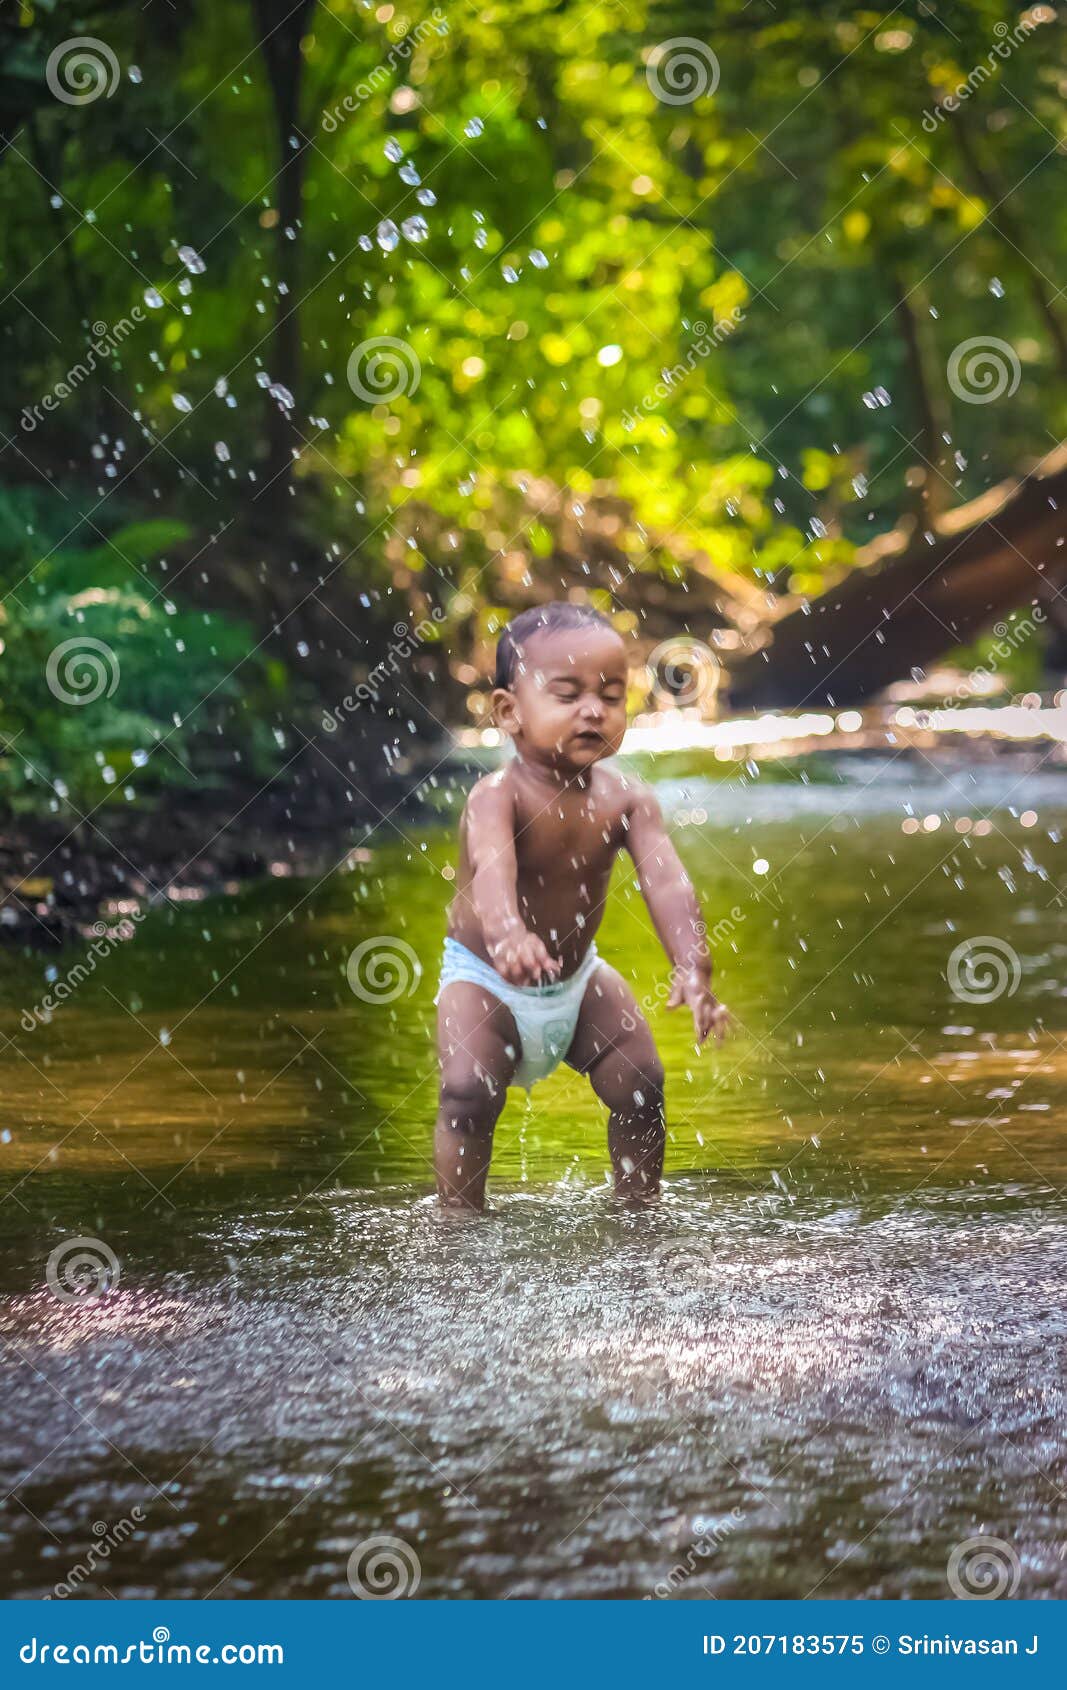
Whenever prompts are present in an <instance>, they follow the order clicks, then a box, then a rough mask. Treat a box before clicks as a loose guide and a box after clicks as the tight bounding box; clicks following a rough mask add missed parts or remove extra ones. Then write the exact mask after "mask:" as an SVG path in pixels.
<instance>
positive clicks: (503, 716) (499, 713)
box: [493, 687, 519, 734]
mask: <svg viewBox="0 0 1067 1690" xmlns="http://www.w3.org/2000/svg"><path fill="white" fill-rule="evenodd" d="M493 722H494V724H495V726H496V727H498V728H499V729H500V731H501V733H506V734H514V733H516V732H517V730H518V727H519V706H518V704H517V702H516V699H515V694H514V693H513V692H509V691H508V689H507V687H494V689H493Z"/></svg>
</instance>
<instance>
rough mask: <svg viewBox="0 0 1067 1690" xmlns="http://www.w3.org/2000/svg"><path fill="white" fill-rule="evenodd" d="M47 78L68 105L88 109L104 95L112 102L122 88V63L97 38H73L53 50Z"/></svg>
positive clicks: (46, 69)
mask: <svg viewBox="0 0 1067 1690" xmlns="http://www.w3.org/2000/svg"><path fill="white" fill-rule="evenodd" d="M44 79H45V81H46V82H47V84H48V92H49V93H50V94H51V95H52V96H53V97H54V98H55V99H57V100H62V102H63V104H64V105H65V106H87V105H90V104H91V103H92V101H93V100H98V99H99V98H100V96H101V94H102V95H103V96H104V98H105V99H106V100H110V98H111V96H112V94H113V93H114V92H115V89H116V88H117V87H118V85H119V61H118V59H117V58H116V57H115V54H114V53H113V51H112V50H111V48H110V47H109V46H108V44H107V42H106V41H101V40H99V39H98V37H97V36H95V35H72V36H70V38H69V39H68V40H66V41H61V42H60V43H59V46H58V47H53V48H52V51H51V52H50V53H49V55H48V63H47V64H46V65H45V67H44Z"/></svg>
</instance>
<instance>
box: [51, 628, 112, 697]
mask: <svg viewBox="0 0 1067 1690" xmlns="http://www.w3.org/2000/svg"><path fill="white" fill-rule="evenodd" d="M119 675H120V670H119V660H118V657H117V655H116V654H115V652H114V651H113V650H112V649H111V647H110V646H109V645H108V644H107V642H106V640H97V639H94V638H93V636H92V635H91V634H74V635H72V636H71V638H70V639H69V640H63V641H61V642H60V644H59V645H57V646H53V648H52V650H51V651H50V652H49V654H48V661H47V663H46V664H45V668H44V678H45V681H46V682H47V684H48V690H49V692H50V693H51V694H52V697H53V698H58V700H59V702H60V704H74V705H82V704H95V703H96V701H97V699H98V698H103V697H105V696H106V697H108V698H110V697H111V694H112V693H113V692H114V690H115V688H116V687H117V686H118V684H119Z"/></svg>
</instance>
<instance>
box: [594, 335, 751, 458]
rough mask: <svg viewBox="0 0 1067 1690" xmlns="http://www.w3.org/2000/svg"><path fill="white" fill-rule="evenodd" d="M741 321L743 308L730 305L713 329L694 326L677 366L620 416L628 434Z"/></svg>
mask: <svg viewBox="0 0 1067 1690" xmlns="http://www.w3.org/2000/svg"><path fill="white" fill-rule="evenodd" d="M744 320H745V312H744V309H743V308H742V307H741V306H740V305H734V306H732V307H731V309H730V310H729V311H728V312H727V313H726V315H725V316H724V317H721V318H720V319H719V321H718V322H717V323H716V324H715V325H714V327H713V328H710V329H709V328H708V325H707V323H694V324H693V333H694V334H695V335H696V337H697V338H696V339H695V340H694V341H693V342H692V343H691V345H690V346H689V347H688V348H687V349H686V353H685V356H684V358H682V359H681V360H680V361H679V362H678V363H677V364H671V365H669V366H668V367H667V368H665V369H663V370H662V371H661V372H660V378H659V381H658V382H657V383H656V385H655V387H653V388H652V390H651V391H650V392H649V393H644V394H642V395H641V398H640V399H639V400H638V401H637V404H636V405H635V406H634V408H633V410H630V411H624V412H623V413H622V417H621V419H620V420H621V422H622V426H623V428H624V429H625V430H626V432H627V433H629V432H630V430H631V429H633V427H634V425H635V424H636V423H637V422H638V421H639V419H640V418H641V417H642V416H646V417H647V416H651V415H652V413H653V412H654V411H657V410H658V409H659V407H660V406H661V405H662V404H663V403H664V401H665V400H667V399H669V398H670V397H671V395H672V394H673V393H674V392H675V391H676V389H677V388H679V387H680V386H681V384H682V382H684V381H688V379H689V377H690V376H691V375H692V373H693V371H694V370H695V369H696V367H697V365H698V364H702V363H703V362H704V359H705V358H710V356H711V354H712V353H713V352H714V351H715V349H716V347H718V346H721V345H722V344H723V342H724V341H727V340H729V338H730V336H731V335H732V334H733V333H734V331H735V330H736V329H739V328H740V326H741V324H742V323H743V322H744Z"/></svg>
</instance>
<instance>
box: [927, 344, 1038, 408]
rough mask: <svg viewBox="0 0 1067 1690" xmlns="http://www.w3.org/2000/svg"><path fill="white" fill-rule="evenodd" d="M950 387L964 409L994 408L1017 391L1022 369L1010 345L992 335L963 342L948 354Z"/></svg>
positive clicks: (1017, 355)
mask: <svg viewBox="0 0 1067 1690" xmlns="http://www.w3.org/2000/svg"><path fill="white" fill-rule="evenodd" d="M946 375H947V377H948V385H949V387H950V388H951V390H952V392H953V393H954V394H955V395H956V398H957V399H962V400H963V403H964V404H965V405H992V404H993V402H994V401H995V400H997V399H1003V398H1005V397H1007V398H1008V399H1010V398H1011V396H1012V394H1013V393H1015V392H1016V391H1017V390H1018V387H1019V383H1020V381H1021V380H1022V375H1023V367H1022V364H1021V363H1020V362H1019V354H1018V353H1017V352H1016V350H1015V348H1014V346H1011V345H1010V344H1009V343H1008V341H1006V340H1000V339H999V338H998V337H997V336H996V335H993V334H977V335H974V336H972V338H971V339H970V340H961V341H960V343H959V345H958V346H954V347H953V348H952V351H951V353H950V354H949V360H948V367H947V370H946Z"/></svg>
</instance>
